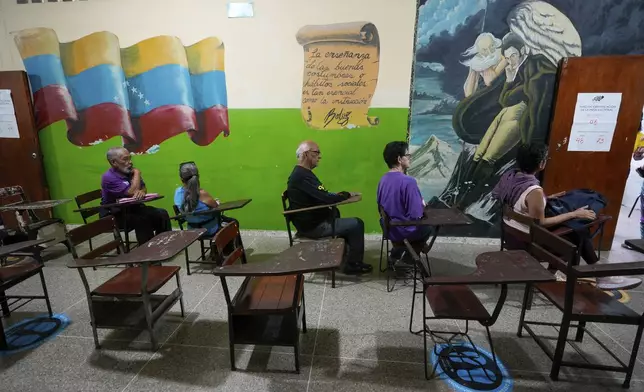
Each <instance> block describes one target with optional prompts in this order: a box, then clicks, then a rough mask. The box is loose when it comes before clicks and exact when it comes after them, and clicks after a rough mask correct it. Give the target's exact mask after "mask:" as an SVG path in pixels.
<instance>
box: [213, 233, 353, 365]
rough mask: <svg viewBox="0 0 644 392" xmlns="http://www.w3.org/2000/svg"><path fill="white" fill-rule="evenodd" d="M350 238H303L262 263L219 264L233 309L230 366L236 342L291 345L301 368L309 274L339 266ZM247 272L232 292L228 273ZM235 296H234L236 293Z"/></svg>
mask: <svg viewBox="0 0 644 392" xmlns="http://www.w3.org/2000/svg"><path fill="white" fill-rule="evenodd" d="M344 247H345V242H344V240H343V239H340V238H336V239H332V240H325V241H315V242H303V243H299V244H297V245H295V246H292V247H290V248H288V249H286V250H285V251H284V252H282V253H280V254H278V255H276V256H275V257H273V258H272V259H271V260H268V261H265V262H261V263H248V264H242V265H230V266H225V267H219V268H217V269H215V271H214V274H215V275H216V276H219V277H220V279H221V284H222V288H223V291H224V296H225V298H226V304H227V309H228V327H229V329H228V331H229V333H228V338H229V343H230V366H231V369H232V370H235V369H236V365H235V344H253V345H271V346H290V347H293V349H294V353H295V369H296V371H297V372H299V371H300V362H299V340H300V325H301V327H302V331H303V332H306V306H305V299H304V278H303V275H302V274H304V273H307V272H317V271H326V270H332V269H335V268H337V267H338V266H339V265H340V263H341V262H342V256H343V254H344ZM231 276H244V277H245V279H244V281H243V282H242V284H241V286H240V287H239V290H237V293H236V294H235V295H234V297H232V296H231V294H230V293H229V287H228V284H227V283H226V278H227V277H231ZM231 297H232V298H231Z"/></svg>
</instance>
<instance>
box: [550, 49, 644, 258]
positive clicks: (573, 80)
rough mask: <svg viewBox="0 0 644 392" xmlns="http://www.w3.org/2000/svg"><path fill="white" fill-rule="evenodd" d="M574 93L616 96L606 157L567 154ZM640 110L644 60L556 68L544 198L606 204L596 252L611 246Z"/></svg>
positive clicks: (586, 60)
mask: <svg viewBox="0 0 644 392" xmlns="http://www.w3.org/2000/svg"><path fill="white" fill-rule="evenodd" d="M578 93H622V99H621V106H620V109H619V114H618V118H617V126H616V128H615V133H614V136H613V139H612V143H611V145H610V151H608V152H575V151H568V141H569V139H570V134H571V127H572V124H573V116H574V112H575V105H576V102H577V94H578ZM643 105H644V56H639V55H638V56H602V57H575V58H569V59H564V61H563V62H562V65H561V67H560V69H559V78H558V88H557V92H556V95H555V102H554V105H553V107H554V109H553V115H552V121H551V124H550V136H549V146H550V155H549V156H550V160H549V162H548V165H547V167H546V170H545V171H544V174H543V186H544V190H545V192H546V194H552V193H556V192H559V191H564V190H571V189H580V188H588V189H593V190H595V191H597V192H599V193H601V194H602V195H604V197H605V198H606V199H607V200H608V206H607V208H606V210H605V212H604V213H605V214H607V215H610V216H612V217H613V219H612V220H611V221H610V222H609V223H608V224H607V225H606V228H605V234H604V241H603V244H602V249H610V247H611V245H612V243H613V236H614V234H615V227H616V225H617V218H618V217H619V211H620V208H621V203H622V196H623V193H624V188H625V186H626V179H627V177H628V174H629V170H630V162H631V156H632V153H633V145H634V142H635V139H636V136H637V130H638V128H639V124H640V120H641V118H642V106H643Z"/></svg>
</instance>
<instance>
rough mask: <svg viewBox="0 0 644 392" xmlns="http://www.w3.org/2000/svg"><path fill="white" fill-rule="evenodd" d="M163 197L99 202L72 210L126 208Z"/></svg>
mask: <svg viewBox="0 0 644 392" xmlns="http://www.w3.org/2000/svg"><path fill="white" fill-rule="evenodd" d="M163 198H164V196H162V195H157V196H155V197H151V198H149V199H141V200H132V201H128V202H124V203H110V204H99V205H96V206H91V207H85V208H79V209H76V210H74V212H84V211H85V212H87V211H95V210H100V209H102V208H105V209H110V208H115V207H120V208H124V207H125V208H127V207H131V206H134V205H138V204H144V203H149V202H152V201H156V200H161V199H163Z"/></svg>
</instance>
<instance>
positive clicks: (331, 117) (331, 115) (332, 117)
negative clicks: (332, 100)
mask: <svg viewBox="0 0 644 392" xmlns="http://www.w3.org/2000/svg"><path fill="white" fill-rule="evenodd" d="M349 117H351V111H350V110H347V111H346V112H345V111H344V109H340V111H339V112H336V111H335V108H332V109H331V110H329V112H328V113H327V114H326V116H324V127H325V128H326V127H328V126H329V124H331V123H332V122H334V121H335V122H336V123H337V124H338V125H340V126H342V127H344V126H346V125H347V124H348V123H349Z"/></svg>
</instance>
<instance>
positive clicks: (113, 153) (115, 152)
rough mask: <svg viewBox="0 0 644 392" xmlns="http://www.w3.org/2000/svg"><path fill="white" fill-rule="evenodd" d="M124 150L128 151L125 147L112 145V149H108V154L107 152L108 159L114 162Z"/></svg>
mask: <svg viewBox="0 0 644 392" xmlns="http://www.w3.org/2000/svg"><path fill="white" fill-rule="evenodd" d="M123 150H125V151H127V149H126V148H125V147H110V149H109V150H107V154H106V156H107V161H108V162H112V161H113V160H115V159H116V158H118V156H119V155H120V154H121V152H122V151H123Z"/></svg>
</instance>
